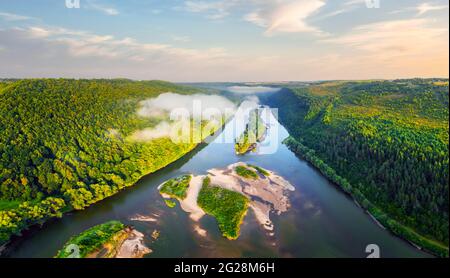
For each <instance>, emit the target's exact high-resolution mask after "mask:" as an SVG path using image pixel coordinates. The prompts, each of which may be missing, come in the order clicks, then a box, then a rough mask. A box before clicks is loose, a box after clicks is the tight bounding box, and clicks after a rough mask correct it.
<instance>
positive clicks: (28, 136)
mask: <svg viewBox="0 0 450 278" xmlns="http://www.w3.org/2000/svg"><path fill="white" fill-rule="evenodd" d="M164 92H173V93H177V94H184V95H193V94H196V93H209V92H206V91H204V90H203V89H195V88H192V87H188V86H180V85H175V84H172V83H168V82H163V81H130V80H126V79H112V80H102V79H99V80H83V79H80V80H73V79H26V80H0V114H1V115H2V117H0V130H1V131H2V132H1V133H0V246H1V245H3V244H5V243H7V242H8V241H9V239H10V237H11V236H12V235H20V233H21V231H22V230H24V229H27V228H28V227H29V226H31V225H35V224H41V223H43V222H45V221H46V220H47V219H49V218H52V217H61V216H62V214H63V213H64V212H68V211H72V210H83V209H85V208H87V207H88V206H90V205H91V204H94V203H96V202H98V201H100V200H103V199H105V198H107V197H109V196H111V195H114V194H116V193H117V192H119V191H120V190H122V189H124V188H126V187H128V186H132V185H133V184H135V183H136V182H137V181H138V180H139V179H140V178H141V177H143V176H144V175H147V174H149V173H153V172H155V171H157V170H159V169H161V168H163V167H165V166H167V165H168V164H170V163H172V162H174V161H176V160H177V159H179V158H180V157H182V156H183V155H185V154H186V153H188V152H190V151H191V150H193V149H194V148H195V147H196V145H197V144H196V143H179V144H176V143H174V142H172V141H171V140H170V138H168V137H159V138H155V139H153V140H150V141H145V142H136V141H133V140H131V139H130V137H132V136H131V135H132V134H133V133H134V132H135V131H137V130H142V129H145V128H152V127H155V126H156V125H157V124H158V123H160V122H161V121H163V120H166V118H164V117H162V116H160V117H151V118H147V117H140V116H139V115H138V114H137V112H136V111H137V109H138V108H139V107H140V104H141V102H142V101H144V100H148V99H150V98H154V97H157V96H158V95H160V94H162V93H164ZM202 124H203V123H202ZM211 132H212V131H211V130H209V131H208V132H206V133H205V134H210V133H211Z"/></svg>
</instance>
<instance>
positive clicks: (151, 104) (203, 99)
mask: <svg viewBox="0 0 450 278" xmlns="http://www.w3.org/2000/svg"><path fill="white" fill-rule="evenodd" d="M175 109H185V110H186V111H189V113H190V115H192V114H193V113H194V112H198V111H195V110H196V109H200V111H201V112H202V113H204V112H205V111H207V110H211V109H214V110H217V111H219V112H221V113H225V112H226V111H227V110H228V111H234V110H235V109H236V106H235V105H234V103H233V102H231V101H230V100H228V99H227V98H225V97H222V96H218V95H203V94H195V95H180V94H175V93H172V92H168V93H164V94H161V95H159V96H158V97H156V98H152V99H147V100H144V101H141V103H140V108H139V109H138V111H137V113H138V115H139V116H141V117H157V116H161V115H165V114H166V115H168V114H169V113H170V112H171V111H174V110H175Z"/></svg>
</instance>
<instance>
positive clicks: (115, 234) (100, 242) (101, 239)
mask: <svg viewBox="0 0 450 278" xmlns="http://www.w3.org/2000/svg"><path fill="white" fill-rule="evenodd" d="M124 229H125V225H124V224H122V223H121V222H119V221H109V222H106V223H103V224H100V225H97V226H94V227H92V228H90V229H88V230H86V231H84V232H82V233H80V234H79V235H77V236H74V237H73V238H71V239H70V240H69V241H68V242H67V243H66V244H65V245H64V247H63V248H62V249H61V250H60V251H59V252H58V254H57V255H56V258H73V257H76V258H86V257H88V256H89V255H90V254H92V253H94V252H96V251H98V250H100V249H101V248H102V247H104V246H106V245H110V246H116V245H117V243H118V242H120V241H123V239H124V237H125V238H126V236H127V233H126V232H124ZM72 246H77V248H76V249H74V248H73V247H72ZM115 250H116V248H111V249H110V250H109V252H108V253H107V254H105V255H104V257H114V255H115Z"/></svg>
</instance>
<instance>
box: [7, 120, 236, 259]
mask: <svg viewBox="0 0 450 278" xmlns="http://www.w3.org/2000/svg"><path fill="white" fill-rule="evenodd" d="M233 118H234V116H231V117H229V118H228V119H227V120H225V121H224V123H223V125H221V126H220V127H219V128H218V129H217V130H216V131H214V133H213V134H211V135H208V136H206V137H205V138H204V139H203V140H202V141H201V142H200V143H197V144H195V145H194V146H193V147H192V148H190V149H189V150H188V151H187V152H185V153H183V154H182V155H180V156H178V157H177V158H176V159H175V160H173V161H171V162H169V163H167V164H165V165H163V166H161V167H160V168H158V169H156V170H152V171H149V172H146V173H145V174H143V175H141V176H140V177H139V178H137V179H136V181H134V182H132V183H130V184H127V185H125V186H124V187H123V188H122V189H121V190H119V191H118V192H116V193H114V194H112V195H111V196H108V197H106V198H104V199H102V200H100V201H97V202H95V203H92V204H90V205H89V206H88V207H86V208H84V209H82V210H76V209H74V208H71V207H70V205H66V207H64V208H63V209H62V216H61V217H48V218H46V219H41V220H40V221H39V223H33V224H31V225H29V226H27V227H25V228H24V229H22V230H21V231H20V233H19V234H12V235H11V236H10V238H9V240H8V241H6V242H4V243H3V244H2V245H0V258H1V257H2V256H3V255H4V254H5V253H7V252H8V249H9V248H10V246H11V245H12V244H14V243H15V242H19V241H20V240H24V236H23V233H24V232H30V231H31V232H32V231H33V230H40V229H41V228H42V227H43V226H44V225H46V224H47V223H48V222H49V221H51V220H57V219H60V218H63V217H64V216H66V215H67V214H70V213H77V212H82V211H84V210H86V209H89V208H90V207H92V206H94V205H97V204H100V203H101V202H102V201H104V200H107V199H109V198H111V197H113V196H116V195H117V194H119V193H122V192H125V191H126V190H127V189H129V188H132V187H134V186H135V185H136V184H137V183H139V182H140V181H141V180H142V179H144V178H145V177H147V176H149V175H152V174H155V173H157V172H159V171H162V170H164V169H166V168H168V167H170V166H172V165H174V164H175V163H177V162H178V161H179V160H180V159H182V158H184V157H186V156H188V155H189V154H192V153H193V152H194V151H195V150H197V149H200V148H203V147H206V146H207V145H208V144H209V143H207V140H211V139H213V140H214V139H215V138H216V137H218V136H219V135H220V134H221V133H222V132H223V131H224V128H225V126H226V125H227V124H228V123H229V122H230V121H231V120H232V119H233ZM218 131H220V132H218ZM213 140H212V141H213ZM212 141H210V142H212ZM158 186H159V185H158Z"/></svg>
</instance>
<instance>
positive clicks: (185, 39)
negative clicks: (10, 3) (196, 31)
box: [172, 36, 191, 42]
mask: <svg viewBox="0 0 450 278" xmlns="http://www.w3.org/2000/svg"><path fill="white" fill-rule="evenodd" d="M172 40H173V41H175V42H190V41H191V38H190V37H189V36H172Z"/></svg>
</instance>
